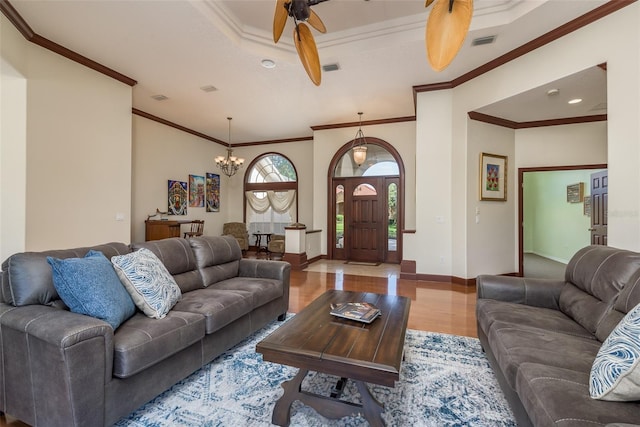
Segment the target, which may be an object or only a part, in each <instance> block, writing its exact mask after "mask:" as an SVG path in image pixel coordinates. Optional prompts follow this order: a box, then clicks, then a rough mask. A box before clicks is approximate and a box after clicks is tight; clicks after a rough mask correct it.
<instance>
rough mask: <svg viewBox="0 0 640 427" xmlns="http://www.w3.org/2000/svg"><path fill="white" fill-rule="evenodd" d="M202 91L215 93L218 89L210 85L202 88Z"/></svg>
mask: <svg viewBox="0 0 640 427" xmlns="http://www.w3.org/2000/svg"><path fill="white" fill-rule="evenodd" d="M200 90H201V91H203V92H215V91H217V90H218V88H217V87H215V86H214V85H208V86H202V87H201V88H200Z"/></svg>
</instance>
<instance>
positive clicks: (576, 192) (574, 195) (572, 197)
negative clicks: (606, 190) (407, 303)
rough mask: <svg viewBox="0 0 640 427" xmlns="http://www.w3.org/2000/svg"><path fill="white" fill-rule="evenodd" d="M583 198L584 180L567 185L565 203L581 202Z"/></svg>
mask: <svg viewBox="0 0 640 427" xmlns="http://www.w3.org/2000/svg"><path fill="white" fill-rule="evenodd" d="M583 198H584V182H579V183H577V184H571V185H567V203H581V202H582V199H583Z"/></svg>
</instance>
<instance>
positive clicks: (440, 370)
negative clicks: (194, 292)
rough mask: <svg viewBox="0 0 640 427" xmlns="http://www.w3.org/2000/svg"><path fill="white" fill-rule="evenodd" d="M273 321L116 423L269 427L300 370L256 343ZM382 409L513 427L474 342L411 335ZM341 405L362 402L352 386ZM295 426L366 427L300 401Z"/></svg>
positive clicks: (330, 381) (390, 419)
mask: <svg viewBox="0 0 640 427" xmlns="http://www.w3.org/2000/svg"><path fill="white" fill-rule="evenodd" d="M280 324H281V323H280V322H273V323H272V324H270V325H269V326H267V327H266V328H264V329H262V330H260V331H258V332H257V333H256V334H254V335H253V336H252V337H250V338H248V339H246V340H245V341H243V342H242V343H240V344H238V345H237V346H236V347H235V348H233V349H231V350H229V351H228V352H226V353H224V354H223V355H222V356H220V357H218V358H217V359H216V360H214V361H213V362H212V363H210V364H208V365H207V366H205V367H203V368H202V369H200V370H198V371H197V372H195V373H194V374H192V375H191V376H190V377H188V378H186V379H185V380H183V381H181V382H180V383H178V384H176V385H175V386H173V387H172V388H171V389H170V390H168V391H167V392H165V393H164V394H162V395H160V396H158V397H157V398H156V399H154V400H152V401H151V402H149V403H147V404H146V405H144V406H143V407H141V408H140V409H139V410H137V411H136V412H134V413H132V414H130V415H129V417H127V418H124V419H122V420H120V421H119V422H118V423H117V424H116V425H117V426H120V427H123V426H128V427H142V426H144V427H165V426H167V427H169V426H171V427H176V426H184V427H196V426H197V427H208V426H270V425H271V412H272V411H273V407H274V405H275V403H276V401H277V400H278V398H279V397H280V396H282V394H283V390H282V388H281V387H280V384H281V383H282V382H283V381H286V380H290V379H291V378H293V377H294V375H295V374H296V372H297V369H295V368H292V367H289V366H282V365H279V364H275V363H271V362H265V361H263V360H262V355H261V354H259V353H256V352H255V346H256V343H258V342H259V341H260V340H261V339H262V338H264V337H265V336H267V334H269V333H270V332H272V331H273V330H275V329H276V328H277V327H278V326H279V325H280ZM336 381H337V378H336V377H331V376H329V375H324V374H317V373H310V374H309V375H308V376H307V378H306V379H305V380H304V382H303V387H302V388H303V390H308V391H313V392H316V393H323V394H326V395H328V394H329V391H330V389H331V388H332V387H333V386H334V385H335V383H336ZM369 388H370V389H371V392H372V394H373V395H374V396H375V397H376V398H377V399H378V400H379V401H380V402H381V403H383V404H384V406H385V412H384V413H383V418H384V420H385V422H386V424H387V426H409V425H411V426H433V427H444V426H491V427H494V426H514V427H515V426H516V423H515V421H514V419H513V415H512V414H511V411H510V409H509V407H508V404H507V402H506V400H505V398H504V396H503V394H502V391H501V390H500V387H499V386H498V383H497V380H496V378H495V376H494V374H493V371H492V370H491V367H490V366H489V362H488V361H487V358H486V356H485V355H484V353H483V352H482V350H481V348H480V342H479V341H478V340H477V339H475V338H468V337H460V336H454V335H444V334H438V333H432V332H422V331H415V330H408V331H407V336H406V341H405V361H404V362H403V365H402V371H401V375H400V381H399V382H398V383H397V384H396V387H395V388H388V387H383V386H377V385H369ZM342 398H343V399H346V400H351V401H353V402H359V394H358V392H357V390H356V387H355V385H354V384H352V383H351V382H349V383H348V384H347V387H346V389H345V391H344V393H343V395H342ZM291 425H292V426H349V427H351V426H353V427H355V426H367V425H368V423H367V422H366V420H365V419H364V418H363V417H362V416H359V415H354V416H350V417H345V418H341V419H339V420H329V419H327V418H324V417H323V416H321V415H319V414H318V413H317V412H315V411H314V410H313V409H311V408H309V407H306V406H304V405H303V404H301V403H300V402H298V401H296V402H295V403H294V404H293V406H292V408H291Z"/></svg>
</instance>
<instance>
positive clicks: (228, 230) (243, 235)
mask: <svg viewBox="0 0 640 427" xmlns="http://www.w3.org/2000/svg"><path fill="white" fill-rule="evenodd" d="M222 234H223V235H227V234H229V235H231V236H233V237H235V238H236V240H237V241H238V244H239V245H240V249H242V253H244V252H245V251H247V250H248V249H249V233H247V225H246V224H245V223H244V222H227V223H225V224H223V226H222Z"/></svg>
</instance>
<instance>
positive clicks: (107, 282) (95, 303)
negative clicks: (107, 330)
mask: <svg viewBox="0 0 640 427" xmlns="http://www.w3.org/2000/svg"><path fill="white" fill-rule="evenodd" d="M47 262H48V263H49V265H51V268H52V270H53V285H54V286H55V288H56V290H57V291H58V295H60V298H61V299H62V301H63V302H64V303H65V304H66V305H67V307H69V309H70V310H71V311H72V312H74V313H80V314H86V315H87V316H92V317H95V318H98V319H101V320H104V321H105V322H107V323H109V324H110V325H111V327H112V328H113V330H114V331H115V330H116V329H117V328H118V326H120V324H121V323H122V322H124V321H125V320H127V319H128V318H130V317H131V316H133V315H134V314H135V312H136V306H135V305H134V304H133V300H132V299H131V296H129V293H128V292H127V290H126V289H125V288H124V286H122V283H120V279H118V275H117V274H116V272H115V270H114V269H113V265H111V262H110V261H109V260H108V259H107V257H105V256H104V255H103V254H102V252H99V251H94V250H90V251H89V252H87V254H86V255H85V257H84V258H67V259H58V258H53V257H47Z"/></svg>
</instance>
